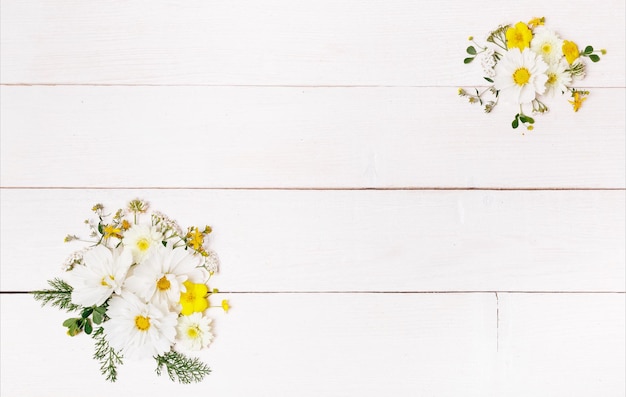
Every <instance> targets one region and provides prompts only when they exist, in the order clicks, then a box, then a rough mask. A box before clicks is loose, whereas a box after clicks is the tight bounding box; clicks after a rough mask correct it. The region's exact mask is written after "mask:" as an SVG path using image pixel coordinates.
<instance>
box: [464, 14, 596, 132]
mask: <svg viewBox="0 0 626 397" xmlns="http://www.w3.org/2000/svg"><path fill="white" fill-rule="evenodd" d="M544 22H545V18H533V19H532V20H531V21H529V22H528V23H524V22H518V23H517V24H515V25H513V26H508V25H506V26H500V27H498V28H497V29H496V30H494V31H493V32H491V33H490V35H489V36H488V37H487V44H485V45H482V46H481V45H478V44H476V43H475V42H474V43H475V44H476V47H478V49H477V48H476V47H474V46H469V47H468V48H467V53H468V54H469V55H470V57H468V58H465V61H464V62H465V63H471V62H472V61H473V60H474V59H475V58H476V57H479V58H480V63H481V66H482V69H483V73H484V75H485V79H486V80H487V81H489V82H491V83H493V85H492V86H491V87H490V88H493V90H491V89H488V90H484V91H482V92H479V91H478V90H476V95H474V94H470V93H468V92H467V91H465V90H463V89H459V95H461V96H465V97H468V98H469V101H470V103H480V104H481V105H483V106H485V110H486V111H487V112H489V111H491V109H492V108H493V107H494V106H495V105H496V104H497V102H498V100H500V99H502V100H503V101H505V102H509V103H514V104H517V105H520V109H521V107H522V106H523V105H531V106H532V111H533V112H535V113H544V112H546V111H547V110H548V107H547V106H546V105H545V104H544V103H543V102H542V98H543V96H547V97H554V96H555V95H556V94H557V93H560V94H564V93H566V92H569V93H570V94H571V97H572V98H573V99H572V100H571V101H569V102H570V103H571V104H572V106H573V107H574V111H578V110H579V109H580V107H581V105H582V103H583V102H584V101H585V100H586V99H587V98H586V97H585V96H586V95H588V92H587V91H582V90H577V89H575V88H573V87H571V84H572V82H573V81H576V80H581V79H582V78H583V77H584V76H585V63H584V61H583V59H582V58H589V59H590V60H592V61H593V62H598V61H599V60H600V56H599V55H598V54H597V53H601V54H606V50H600V51H594V49H593V47H591V46H587V47H585V49H584V50H583V51H580V50H579V49H578V46H577V45H576V43H574V42H572V41H568V40H563V39H561V38H560V37H559V35H558V34H557V33H556V32H554V31H552V30H549V29H547V28H546V27H545V26H544ZM470 40H471V41H473V40H474V39H473V37H470ZM486 93H495V98H494V99H492V100H487V99H484V98H483V94H486ZM520 123H521V124H524V125H526V126H527V128H528V129H532V124H533V123H534V119H532V117H529V116H528V115H526V114H524V112H523V110H520V113H518V114H517V115H516V116H515V120H514V121H513V123H512V126H513V128H517V127H518V125H519V124H520Z"/></svg>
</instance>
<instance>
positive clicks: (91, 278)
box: [70, 245, 133, 306]
mask: <svg viewBox="0 0 626 397" xmlns="http://www.w3.org/2000/svg"><path fill="white" fill-rule="evenodd" d="M82 263H83V264H82V265H75V266H74V268H73V270H71V271H70V278H71V281H70V285H71V286H72V287H73V291H72V296H71V299H72V303H74V304H76V305H80V306H93V305H96V306H100V305H101V304H103V303H104V302H105V301H106V300H107V299H108V298H109V297H110V296H111V294H113V293H114V292H115V293H116V294H119V293H120V292H121V287H122V283H123V282H124V279H125V278H126V274H127V272H128V269H129V268H130V266H131V265H132V263H133V257H132V254H131V253H130V251H128V250H125V249H116V250H113V251H112V250H111V249H109V248H107V247H105V246H104V245H97V246H95V247H94V248H92V249H90V250H89V251H86V252H85V253H84V254H83V256H82Z"/></svg>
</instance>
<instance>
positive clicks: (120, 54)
mask: <svg viewBox="0 0 626 397" xmlns="http://www.w3.org/2000/svg"><path fill="white" fill-rule="evenodd" d="M495 8H497V10H496V9H494V3H493V2H491V1H488V0H477V1H472V2H459V1H440V2H432V3H429V4H428V5H427V6H426V5H425V4H424V3H420V2H415V1H410V0H402V1H394V2H389V1H385V0H376V1H369V2H366V3H364V2H362V1H358V0H347V1H341V2H337V1H333V0H320V1H315V2H304V1H295V2H294V1H289V0H263V1H257V2H249V1H237V0H234V1H228V2H206V1H202V0H190V1H185V2H184V3H180V2H171V1H167V0H155V1H150V2H146V1H141V0H133V1H124V2H98V3H96V4H85V3H84V2H81V1H78V0H64V1H55V2H54V4H52V3H49V2H47V1H45V0H26V1H25V0H5V1H3V2H2V14H1V21H0V22H1V23H0V25H1V26H2V32H1V33H2V34H1V35H0V37H1V39H0V40H1V41H0V50H1V52H2V59H1V60H0V75H1V78H2V80H1V81H2V83H4V84H16V83H18V84H19V83H22V84H92V83H97V84H217V85H232V84H236V85H240V84H245V85H400V86H406V85H410V86H441V85H443V86H450V85H452V86H457V85H472V84H480V83H481V82H482V81H483V80H482V76H481V74H480V73H481V72H480V68H479V67H478V65H472V66H476V67H466V66H465V65H463V62H462V60H463V58H464V57H465V48H466V46H467V45H468V41H467V37H468V36H470V35H473V36H475V37H477V38H481V37H483V36H486V35H487V34H488V32H489V31H490V30H492V29H494V28H496V27H497V26H498V25H500V24H504V23H515V22H517V21H519V20H524V21H528V20H529V19H530V18H532V17H534V16H537V15H535V14H533V13H534V12H538V11H541V12H543V14H544V15H545V16H546V17H547V19H548V26H549V27H550V28H552V29H554V30H556V31H558V32H559V33H560V34H561V35H562V36H563V37H564V38H566V39H570V40H574V41H575V42H577V43H579V45H580V46H581V47H583V46H586V45H588V44H592V45H594V46H595V47H596V48H607V49H608V50H609V53H608V55H607V56H606V60H603V61H602V62H600V63H599V64H597V65H593V67H592V68H590V71H589V74H588V77H587V79H586V80H585V81H584V85H585V86H590V87H597V86H601V87H624V84H625V77H624V69H625V67H626V65H625V55H624V32H625V28H624V26H626V23H625V22H626V21H625V17H624V15H625V6H624V2H623V1H621V0H607V1H603V2H602V4H601V6H599V5H598V4H596V3H593V2H589V1H585V0H555V1H551V2H549V3H546V2H545V1H544V0H528V1H525V2H524V3H523V4H522V3H520V4H508V5H507V6H506V7H499V6H496V7H495Z"/></svg>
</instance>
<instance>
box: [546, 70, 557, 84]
mask: <svg viewBox="0 0 626 397" xmlns="http://www.w3.org/2000/svg"><path fill="white" fill-rule="evenodd" d="M555 83H556V74H555V73H548V84H549V85H554V84H555Z"/></svg>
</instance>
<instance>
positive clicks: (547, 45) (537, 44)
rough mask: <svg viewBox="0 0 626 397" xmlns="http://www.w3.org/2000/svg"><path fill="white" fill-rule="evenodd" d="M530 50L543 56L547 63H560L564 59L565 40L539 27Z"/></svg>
mask: <svg viewBox="0 0 626 397" xmlns="http://www.w3.org/2000/svg"><path fill="white" fill-rule="evenodd" d="M530 49H531V50H533V51H534V52H535V53H536V54H538V55H541V57H542V58H543V60H544V61H546V63H548V64H553V63H558V62H559V61H560V60H561V58H562V57H563V40H562V39H561V38H559V36H558V35H557V34H556V33H555V32H553V31H551V30H549V29H546V28H543V27H539V28H537V29H535V36H534V37H533V39H532V41H531V42H530Z"/></svg>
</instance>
